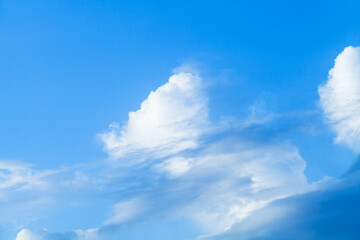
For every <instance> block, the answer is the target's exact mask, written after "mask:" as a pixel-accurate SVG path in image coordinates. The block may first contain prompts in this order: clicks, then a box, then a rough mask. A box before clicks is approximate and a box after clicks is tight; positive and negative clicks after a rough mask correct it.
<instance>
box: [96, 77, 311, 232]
mask: <svg viewBox="0 0 360 240" xmlns="http://www.w3.org/2000/svg"><path fill="white" fill-rule="evenodd" d="M207 102H208V101H207V98H206V97H205V96H204V93H203V89H202V87H201V79H200V77H199V76H195V75H193V74H190V73H185V72H180V73H177V74H175V75H173V76H172V77H170V79H169V82H168V83H166V84H165V85H163V86H161V87H160V88H158V89H157V90H156V91H155V92H151V93H150V95H149V96H148V98H147V99H146V100H145V101H144V102H143V103H142V104H141V108H140V110H138V111H136V112H131V113H130V114H129V120H128V122H127V124H126V125H125V126H123V127H121V128H120V127H118V126H117V127H115V128H113V129H112V130H111V131H110V132H108V133H104V134H101V135H100V136H101V137H102V140H103V141H104V143H105V151H106V152H108V153H109V155H110V157H112V158H114V159H118V158H121V157H124V156H126V155H127V154H130V153H132V154H139V155H141V157H143V158H144V159H146V158H151V159H153V160H154V159H155V160H154V161H152V162H150V163H149V165H150V168H147V169H146V170H144V169H143V168H141V167H140V170H139V169H137V168H131V171H133V172H132V174H134V175H135V176H136V175H141V176H144V172H140V173H139V174H136V171H137V170H139V171H147V172H146V174H148V173H149V172H148V171H153V172H152V173H150V174H152V175H153V179H151V178H150V179H148V180H147V182H146V186H147V189H151V190H150V191H147V190H146V189H143V190H142V191H143V192H142V191H141V190H140V191H139V192H138V194H139V196H134V197H144V198H146V201H144V203H145V202H146V203H147V204H148V205H149V206H156V207H155V208H156V209H155V210H153V212H151V210H150V211H148V210H147V211H148V213H147V214H148V215H149V216H150V215H154V214H157V213H164V212H165V213H166V212H167V211H168V212H169V213H170V212H171V214H172V215H173V214H174V209H176V210H175V212H176V214H179V215H182V216H186V217H189V218H192V219H194V220H196V221H198V222H199V223H201V224H202V225H203V226H204V227H205V228H206V229H207V230H208V231H209V233H215V232H221V231H224V230H226V229H228V228H230V227H231V226H232V225H233V224H234V223H237V222H239V221H242V220H243V219H244V218H246V217H248V216H249V215H251V214H252V213H253V212H254V211H256V210H259V209H261V208H263V207H264V206H266V205H267V204H268V203H269V202H271V201H273V200H275V199H279V198H283V197H286V196H290V195H293V194H297V193H302V192H306V191H310V190H312V189H314V187H313V186H311V185H309V184H308V182H307V179H306V177H305V175H304V170H305V166H306V163H305V161H304V160H303V159H302V158H301V156H300V154H299V152H298V149H297V148H296V147H294V146H292V145H291V144H289V143H287V142H286V141H272V140H271V139H269V140H267V142H264V141H263V139H260V141H258V140H256V139H254V138H253V137H247V134H249V131H251V126H252V124H253V123H254V124H255V123H256V124H257V125H261V123H262V122H263V121H247V122H246V123H244V124H239V127H237V128H236V129H234V128H233V129H231V127H229V128H227V127H226V126H221V127H219V126H218V125H217V124H210V123H209V120H208V106H207ZM252 113H253V115H251V116H250V117H253V118H254V111H253V112H252ZM258 115H259V114H256V116H255V117H258ZM261 117H262V118H264V119H267V120H266V121H265V122H268V121H271V119H272V118H268V116H267V114H266V113H265V112H262V113H261ZM215 129H216V130H215ZM245 130H246V131H245ZM256 131H259V129H257V130H256ZM246 132H247V133H246ZM200 136H201V137H202V139H204V140H205V141H199V137H200ZM260 138H261V137H260ZM182 150H187V151H185V152H183V151H182ZM128 159H129V161H134V164H136V163H138V161H137V160H134V159H135V158H128ZM134 175H132V176H134ZM158 177H160V178H161V179H162V177H165V178H168V180H169V181H166V180H165V181H163V182H162V181H160V182H159V181H157V179H158ZM124 181H129V185H131V184H130V182H131V181H137V180H136V179H135V180H134V179H129V180H124ZM140 181H144V180H140ZM152 182H154V184H152ZM133 185H139V183H138V182H136V183H135V184H133ZM140 185H141V184H140ZM142 194H143V195H142ZM174 198H175V199H176V201H174ZM139 209H140V208H139V207H138V206H137V204H134V203H133V202H132V201H130V202H121V203H119V204H118V205H115V207H114V212H115V214H114V217H113V218H110V219H109V220H108V221H107V222H106V223H105V225H106V224H116V223H123V222H125V221H128V220H132V219H134V218H136V217H137V215H138V216H139V214H138V213H139V212H138V211H141V210H139ZM140 215H141V214H140ZM141 216H142V217H143V215H141ZM150 217H151V216H150Z"/></svg>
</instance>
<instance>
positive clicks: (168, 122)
mask: <svg viewBox="0 0 360 240" xmlns="http://www.w3.org/2000/svg"><path fill="white" fill-rule="evenodd" d="M207 116H208V109H207V98H206V97H205V95H204V94H203V92H202V82H201V78H200V77H198V76H197V75H194V74H192V73H185V72H182V73H179V74H174V75H173V76H171V77H170V78H169V81H168V83H166V84H164V85H163V86H161V87H159V88H158V89H157V90H156V91H154V92H151V93H150V94H149V96H148V98H147V99H146V100H145V101H144V102H142V103H141V107H140V109H139V110H137V111H136V112H130V113H129V119H128V121H127V123H126V125H125V126H122V127H119V125H118V124H112V125H111V131H109V132H107V133H103V134H100V135H99V136H100V137H101V139H102V141H103V142H104V143H105V148H104V149H105V151H106V152H108V153H109V155H110V157H111V158H112V159H119V158H121V157H124V156H126V155H127V154H136V152H137V151H142V152H147V154H151V155H154V156H156V157H162V156H166V155H169V154H175V153H178V152H180V151H182V150H185V149H191V148H196V147H197V145H198V143H197V138H198V137H199V136H200V135H201V134H202V133H203V132H204V130H205V128H206V126H207Z"/></svg>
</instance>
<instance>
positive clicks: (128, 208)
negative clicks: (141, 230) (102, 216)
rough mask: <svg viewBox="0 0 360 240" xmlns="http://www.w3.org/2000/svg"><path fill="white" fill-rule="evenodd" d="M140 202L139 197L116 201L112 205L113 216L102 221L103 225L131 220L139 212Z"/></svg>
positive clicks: (140, 208)
mask: <svg viewBox="0 0 360 240" xmlns="http://www.w3.org/2000/svg"><path fill="white" fill-rule="evenodd" d="M141 210H142V204H141V201H140V200H139V199H131V200H128V201H122V202H118V203H117V204H115V205H114V207H113V216H112V217H111V218H109V219H108V220H106V221H105V222H104V226H108V225H118V224H121V223H124V222H127V221H130V220H132V219H133V218H135V217H136V215H137V214H138V213H139V212H141Z"/></svg>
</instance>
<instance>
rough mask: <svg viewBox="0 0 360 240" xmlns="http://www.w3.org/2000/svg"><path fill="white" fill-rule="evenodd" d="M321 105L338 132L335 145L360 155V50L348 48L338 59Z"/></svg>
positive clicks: (321, 89) (322, 87) (321, 91)
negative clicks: (342, 144)
mask: <svg viewBox="0 0 360 240" xmlns="http://www.w3.org/2000/svg"><path fill="white" fill-rule="evenodd" d="M319 95H320V104H321V106H322V108H323V110H324V113H325V116H326V118H327V119H328V121H329V123H330V124H331V126H332V127H333V128H334V130H335V131H336V133H337V137H336V139H335V142H337V143H344V144H346V145H348V146H349V147H350V148H352V149H353V150H355V151H356V152H358V153H359V152H360V48H359V47H347V48H345V49H344V51H343V52H342V53H340V54H339V55H338V56H337V58H336V59H335V65H334V67H333V68H332V69H331V70H330V72H329V79H328V81H327V83H326V84H325V85H323V86H320V87H319Z"/></svg>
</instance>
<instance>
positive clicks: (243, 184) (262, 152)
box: [180, 138, 313, 233]
mask: <svg viewBox="0 0 360 240" xmlns="http://www.w3.org/2000/svg"><path fill="white" fill-rule="evenodd" d="M305 165H306V164H305V161H304V160H303V159H302V158H301V156H300V155H299V153H298V150H297V148H295V147H293V146H291V145H290V144H288V143H284V142H280V143H268V144H260V143H252V144H249V142H244V141H243V140H241V139H236V138H232V139H225V140H219V141H218V142H216V144H214V145H210V146H208V147H207V150H206V151H205V152H204V153H202V154H200V155H199V156H198V157H196V158H193V165H192V168H191V169H190V170H189V171H188V172H187V173H186V175H184V177H183V179H181V180H180V181H181V182H180V184H189V182H191V183H192V187H193V188H194V187H196V189H197V197H196V198H195V199H194V200H192V201H190V202H189V204H188V205H187V206H186V207H185V208H184V210H183V212H184V214H185V215H187V216H191V217H192V218H193V219H195V220H197V221H198V222H199V223H201V224H202V225H203V226H204V227H205V229H207V230H208V231H209V233H214V232H221V231H223V230H226V229H228V228H230V227H231V226H232V225H233V224H234V223H236V222H239V221H241V220H243V219H245V218H246V217H248V216H249V215H251V214H252V213H253V212H254V211H256V210H259V209H261V208H262V207H264V206H266V205H267V204H268V203H269V202H271V201H273V200H275V199H279V198H283V197H286V196H290V195H294V194H298V193H302V192H306V191H310V190H312V189H313V187H312V186H310V185H309V184H308V182H307V179H306V177H305V175H304V170H305ZM183 194H184V195H185V194H186V193H183Z"/></svg>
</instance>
